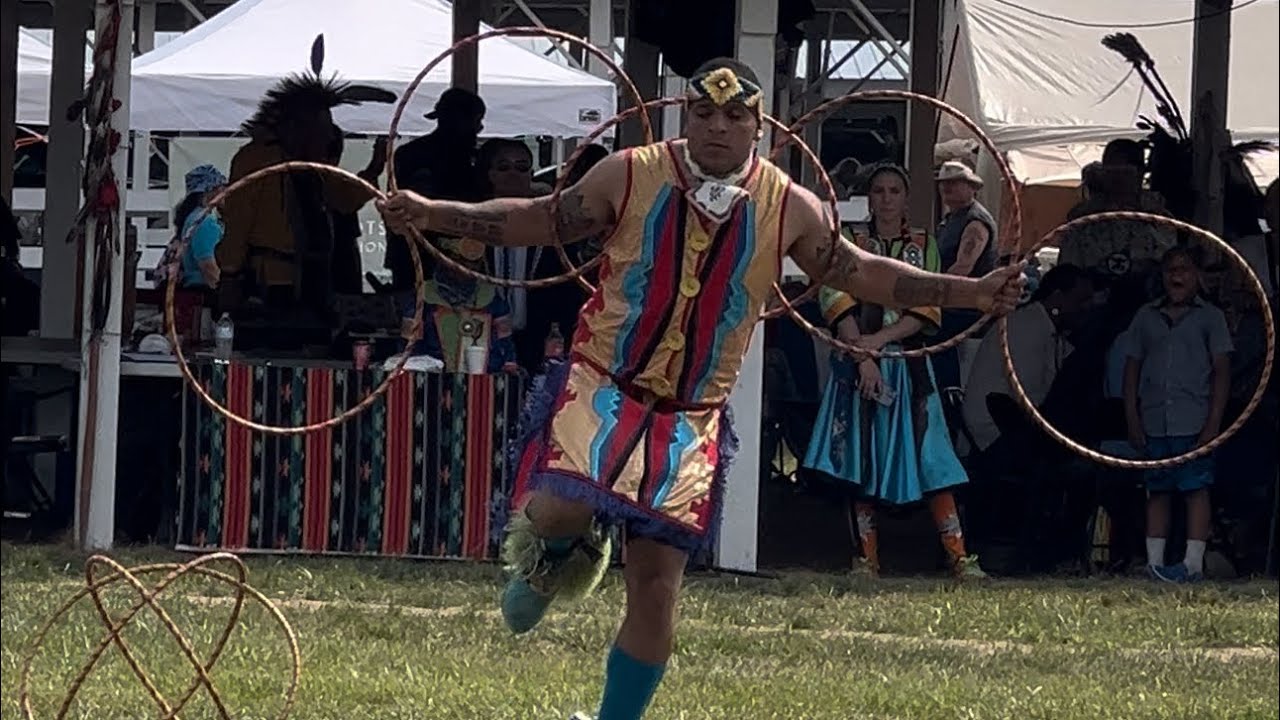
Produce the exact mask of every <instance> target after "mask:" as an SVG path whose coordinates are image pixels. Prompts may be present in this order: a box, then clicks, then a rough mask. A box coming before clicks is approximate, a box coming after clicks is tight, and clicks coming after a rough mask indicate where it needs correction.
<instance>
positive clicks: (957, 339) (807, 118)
mask: <svg viewBox="0 0 1280 720" xmlns="http://www.w3.org/2000/svg"><path fill="white" fill-rule="evenodd" d="M859 100H871V101H883V100H907V101H916V102H922V103H924V104H925V105H928V106H930V107H932V108H934V109H935V110H938V111H941V112H945V113H947V114H948V115H950V116H952V117H954V118H955V119H956V120H958V121H959V122H960V124H961V125H963V126H964V127H965V128H966V129H967V130H969V132H971V133H973V134H974V136H975V137H977V139H978V141H979V142H980V143H982V146H983V148H985V149H986V150H987V152H989V153H990V154H991V157H992V158H994V159H995V161H996V166H997V167H998V168H999V170H1000V175H1001V178H1002V180H1003V182H1004V184H1005V186H1006V187H1007V188H1008V190H1009V196H1010V198H1011V202H1012V203H1013V212H1012V213H1011V214H1010V216H1009V227H1008V228H1007V229H1006V230H1002V232H1008V233H1009V237H1012V238H1018V237H1020V236H1021V235H1022V198H1021V195H1020V193H1019V192H1018V185H1017V182H1016V181H1015V179H1014V177H1013V170H1011V169H1010V168H1009V163H1008V162H1007V161H1006V160H1005V159H1004V156H1003V155H1002V154H1001V153H1000V151H999V149H998V148H997V147H996V146H995V143H993V142H992V141H991V138H989V137H987V134H986V133H984V132H982V129H981V128H979V127H978V125H977V123H975V122H974V121H973V120H971V119H969V117H968V116H967V115H965V114H964V113H962V112H960V111H959V110H958V109H956V108H955V107H952V106H951V105H949V104H947V103H945V102H943V101H941V100H938V99H937V98H933V97H929V96H928V95H921V94H919V93H914V92H909V91H906V90H862V91H860V92H855V93H850V94H848V95H843V96H841V97H838V98H833V99H831V100H828V101H826V102H824V103H822V104H821V105H819V106H818V107H816V108H814V109H813V110H810V111H809V112H807V113H805V114H804V116H802V117H801V118H800V119H799V120H797V121H796V122H795V123H794V124H792V125H791V128H790V131H791V133H792V134H793V135H796V134H798V131H799V130H800V129H801V128H803V127H804V126H805V125H807V124H808V123H810V122H813V120H814V119H815V118H819V117H821V116H823V115H826V114H828V113H830V112H831V111H832V110H835V109H836V108H838V107H840V106H842V105H847V104H849V103H851V102H856V101H859ZM838 227H839V224H838V223H837V232H839V230H838ZM819 284H820V283H819V282H818V281H817V280H811V282H810V286H809V288H806V290H805V293H804V294H803V295H801V296H800V297H798V298H797V299H796V300H795V301H789V300H787V299H786V298H785V297H782V295H781V293H779V294H778V295H779V299H780V300H781V306H782V310H783V311H784V312H786V313H787V314H789V315H791V318H792V319H793V320H795V321H796V323H798V324H799V325H800V327H801V328H803V329H804V330H805V332H807V333H809V334H810V335H812V336H813V337H815V338H817V339H818V340H821V341H822V342H824V343H826V344H828V345H830V346H831V347H833V348H835V349H836V350H839V351H841V352H843V353H847V354H849V355H853V356H854V357H859V358H869V357H870V358H882V357H883V358H910V357H925V356H928V355H935V354H937V353H940V352H945V351H947V350H950V349H951V348H954V347H956V346H957V345H959V344H960V343H962V342H964V341H965V340H967V339H968V338H969V337H971V336H972V335H973V334H974V333H976V332H978V330H980V329H982V326H983V325H986V324H987V322H988V321H989V320H990V319H991V315H990V314H986V315H983V316H982V317H980V318H978V320H977V321H976V322H975V323H974V324H973V325H970V326H969V327H968V328H967V329H965V330H964V331H963V332H961V333H960V334H958V335H956V336H954V337H952V338H949V339H947V340H944V341H942V342H940V343H937V344H935V345H926V346H925V347H922V348H914V349H911V350H871V349H868V348H860V347H858V346H856V345H852V344H850V343H846V342H844V341H843V340H841V339H840V338H838V337H835V336H834V335H832V334H831V333H829V332H827V331H825V330H823V329H821V328H818V327H816V326H815V325H814V324H813V323H811V322H809V321H808V320H806V319H805V318H804V316H802V315H801V314H800V313H799V312H798V311H797V310H796V309H795V305H797V304H799V302H800V299H801V298H804V297H805V296H806V295H807V296H809V297H812V296H813V295H816V294H817V292H818V290H817V289H815V288H814V286H815V285H819ZM806 299H807V298H806Z"/></svg>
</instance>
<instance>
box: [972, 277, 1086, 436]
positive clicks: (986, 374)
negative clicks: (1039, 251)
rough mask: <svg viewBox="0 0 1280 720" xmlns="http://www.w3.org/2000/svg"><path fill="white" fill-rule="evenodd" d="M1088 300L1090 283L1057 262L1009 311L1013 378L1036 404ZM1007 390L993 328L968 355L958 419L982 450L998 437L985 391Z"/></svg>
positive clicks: (1068, 350) (1050, 381) (1045, 392)
mask: <svg viewBox="0 0 1280 720" xmlns="http://www.w3.org/2000/svg"><path fill="white" fill-rule="evenodd" d="M1092 302H1093V284H1092V283H1091V282H1090V281H1089V277H1088V275H1087V274H1086V273H1085V272H1084V271H1083V270H1081V269H1080V268H1078V267H1076V266H1074V265H1059V266H1057V267H1055V268H1054V269H1052V270H1050V271H1049V272H1048V274H1046V275H1045V276H1044V279H1043V280H1042V281H1041V282H1040V286H1039V288H1037V290H1036V293H1035V295H1033V296H1032V299H1031V302H1029V303H1027V304H1026V305H1024V306H1022V307H1020V308H1018V309H1017V310H1015V311H1014V312H1013V313H1012V314H1011V315H1010V316H1009V349H1010V353H1011V354H1012V356H1013V363H1014V367H1015V368H1016V369H1017V371H1018V379H1019V380H1021V382H1022V385H1023V387H1025V388H1026V391H1027V395H1028V396H1030V398H1031V402H1033V403H1035V404H1036V406H1037V407H1038V406H1039V405H1040V404H1041V403H1042V402H1044V399H1045V397H1046V396H1048V394H1049V388H1050V387H1051V386H1052V385H1053V382H1054V379H1055V378H1056V377H1057V374H1058V369H1059V368H1060V367H1061V365H1062V362H1063V361H1064V360H1065V359H1066V357H1067V355H1069V354H1070V353H1071V350H1072V346H1071V343H1070V342H1068V341H1067V335H1068V334H1069V333H1070V332H1071V331H1072V330H1074V329H1075V328H1076V327H1078V326H1079V322H1080V321H1081V320H1082V319H1083V318H1084V317H1085V314H1086V311H1087V310H1088V309H1089V306H1090V305H1091V304H1092ZM993 393H998V394H1002V395H1009V394H1010V393H1011V390H1010V388H1009V380H1008V378H1007V377H1006V375H1005V367H1004V357H1003V353H1002V351H1001V343H1000V337H999V333H995V332H991V333H987V335H986V337H984V338H983V339H982V344H981V345H980V346H979V348H978V352H977V354H976V355H975V357H974V360H973V367H972V368H971V370H970V372H969V380H968V383H967V384H966V387H965V399H964V420H965V424H966V425H967V426H968V428H969V431H970V433H971V434H972V436H973V440H974V442H976V443H977V444H978V448H977V449H978V450H986V449H988V448H989V447H991V445H992V443H994V442H995V441H996V440H997V439H998V438H999V437H1000V429H999V427H998V425H997V423H996V421H995V419H993V418H992V416H991V412H990V410H989V407H988V403H987V396H988V395H991V394H993Z"/></svg>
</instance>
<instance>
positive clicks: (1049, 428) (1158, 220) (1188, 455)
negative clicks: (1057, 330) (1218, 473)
mask: <svg viewBox="0 0 1280 720" xmlns="http://www.w3.org/2000/svg"><path fill="white" fill-rule="evenodd" d="M1110 220H1133V221H1137V222H1146V223H1151V224H1153V225H1163V226H1165V227H1169V228H1172V229H1174V230H1179V231H1182V232H1186V233H1190V234H1192V235H1195V236H1196V237H1199V238H1201V239H1203V240H1208V241H1209V242H1212V243H1214V244H1216V245H1217V246H1218V247H1219V248H1221V249H1222V250H1223V251H1225V252H1226V254H1227V255H1229V256H1230V257H1231V259H1232V260H1233V261H1235V262H1236V264H1238V265H1239V266H1240V267H1241V268H1242V269H1243V270H1244V271H1245V276H1246V277H1247V278H1248V279H1249V285H1250V288H1251V289H1252V290H1253V292H1254V294H1256V295H1257V296H1258V300H1259V301H1260V302H1261V307H1262V319H1263V321H1264V326H1265V327H1266V334H1267V352H1266V358H1265V360H1264V361H1263V364H1262V376H1261V377H1260V378H1259V379H1258V387H1257V389H1256V390H1254V391H1253V396H1252V397H1250V398H1249V402H1248V404H1247V405H1245V407H1244V410H1243V411H1241V413H1240V415H1239V416H1238V417H1237V418H1236V419H1235V421H1234V422H1232V423H1231V424H1230V425H1229V426H1227V428H1226V429H1225V430H1223V431H1222V432H1220V433H1218V435H1217V436H1216V437H1214V438H1213V439H1212V440H1210V441H1209V442H1207V443H1205V444H1204V445H1201V446H1200V447H1197V448H1193V449H1192V450H1189V451H1187V452H1185V453H1182V454H1181V455H1175V456H1173V457H1168V458H1161V459H1159V460H1132V459H1129V458H1122V457H1116V456H1114V455H1107V454H1106V453H1101V452H1098V451H1097V450H1094V449H1093V448H1090V447H1086V446H1084V445H1081V444H1080V443H1078V442H1076V441H1075V440H1072V439H1071V438H1069V437H1067V436H1066V435H1064V434H1063V433H1062V431H1060V430H1058V429H1057V428H1056V427H1054V426H1053V425H1051V424H1050V423H1049V421H1048V420H1046V419H1045V417H1044V415H1043V414H1042V413H1041V412H1040V410H1039V409H1038V408H1037V407H1036V406H1035V403H1033V402H1031V398H1030V397H1028V396H1027V390H1026V388H1024V387H1023V386H1022V382H1021V381H1020V380H1019V379H1018V372H1017V369H1016V368H1015V367H1014V365H1013V355H1012V354H1011V353H1010V351H1009V320H1008V316H1005V317H1002V318H1000V319H999V321H997V323H996V327H998V328H999V329H1000V351H1001V353H1002V354H1003V356H1004V371H1005V374H1006V375H1007V376H1008V377H1009V387H1010V388H1012V389H1013V397H1014V399H1015V400H1017V401H1018V404H1019V405H1021V406H1022V409H1023V410H1025V411H1026V412H1027V414H1028V415H1030V416H1031V419H1032V420H1034V421H1035V423H1036V424H1037V425H1039V426H1040V427H1041V428H1043V429H1044V431H1045V432H1046V433H1048V434H1049V436H1050V437H1052V438H1053V439H1054V440H1057V441H1058V442H1059V443H1061V444H1062V445H1064V446H1065V447H1066V448H1067V449H1068V450H1071V451H1072V452H1075V453H1077V454H1079V455H1082V456H1084V457H1086V458H1088V459H1090V460H1093V461H1095V462H1099V463H1102V464H1103V465H1108V466H1111V467H1115V468H1123V469H1125V470H1160V469H1164V468H1171V467H1176V466H1178V465H1182V464H1184V463H1188V462H1191V461H1192V460H1195V459H1197V458H1201V457H1204V456H1206V455H1208V454H1210V453H1212V452H1213V451H1214V450H1216V449H1218V448H1219V447H1220V446H1221V445H1222V444H1223V443H1224V442H1226V441H1227V439H1228V438H1230V437H1231V436H1232V435H1235V434H1236V433H1237V432H1239V430H1240V428H1242V427H1244V424H1245V422H1246V421H1247V420H1248V419H1249V416H1251V415H1253V413H1254V411H1255V410H1257V409H1258V404H1259V403H1261V402H1262V399H1263V398H1264V397H1266V394H1267V383H1268V381H1269V380H1270V379H1271V369H1272V365H1273V364H1274V362H1275V356H1276V330H1275V319H1274V318H1273V317H1272V314H1271V305H1270V304H1269V303H1268V302H1267V292H1266V289H1265V288H1264V287H1263V286H1262V281H1261V280H1259V279H1258V275H1257V273H1255V272H1254V271H1253V268H1252V267H1250V266H1249V263H1248V261H1246V260H1245V259H1244V257H1243V256H1242V255H1240V253H1238V252H1236V249H1235V248H1233V247H1231V246H1230V245H1229V244H1227V242H1226V241H1225V240H1223V239H1222V238H1220V237H1218V236H1217V235H1214V234H1213V233H1211V232H1209V231H1208V230H1205V229H1203V228H1199V227H1196V226H1195V225H1192V224H1190V223H1185V222H1182V221H1181V220H1175V219H1173V218H1168V217H1165V216H1163V215H1154V214H1151V213H1144V212H1128V211H1120V212H1106V213H1099V214H1096V215H1086V216H1084V217H1081V218H1077V219H1075V220H1072V221H1071V222H1068V223H1063V224H1062V225H1059V226H1058V227H1056V228H1054V229H1053V230H1051V231H1049V234H1047V235H1045V236H1044V237H1043V238H1041V240H1040V242H1038V243H1036V244H1035V246H1034V247H1032V249H1031V250H1030V251H1029V253H1034V252H1036V251H1038V250H1040V249H1041V248H1044V247H1048V246H1051V245H1056V244H1057V243H1058V242H1060V241H1061V239H1062V236H1063V235H1064V234H1065V233H1066V232H1067V231H1068V230H1072V229H1074V228H1079V227H1083V226H1085V225H1092V224H1094V223H1099V222H1107V221H1110Z"/></svg>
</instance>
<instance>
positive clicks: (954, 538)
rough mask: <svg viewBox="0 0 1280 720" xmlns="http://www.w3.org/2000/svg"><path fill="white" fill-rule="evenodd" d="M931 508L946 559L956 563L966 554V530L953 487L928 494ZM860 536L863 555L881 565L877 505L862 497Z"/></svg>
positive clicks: (858, 516)
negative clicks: (958, 510)
mask: <svg viewBox="0 0 1280 720" xmlns="http://www.w3.org/2000/svg"><path fill="white" fill-rule="evenodd" d="M929 512H930V513H932V514H933V523H934V525H936V526H937V528H938V536H939V538H940V539H941V540H942V547H943V548H944V549H946V551H947V559H948V560H950V561H951V563H952V564H953V565H954V564H955V563H957V562H959V561H960V560H961V559H963V558H964V556H965V549H964V533H963V532H962V531H961V530H960V514H959V513H958V512H957V511H956V499H955V496H954V495H952V494H951V491H950V490H943V491H941V492H937V493H934V494H932V495H930V496H929ZM854 513H855V522H856V525H857V531H858V538H859V540H861V542H862V557H863V558H865V559H866V561H867V563H868V564H870V565H871V567H872V569H874V570H877V571H878V570H879V569H880V542H879V538H878V536H877V533H876V516H875V505H874V504H872V503H870V502H866V501H859V502H857V503H854Z"/></svg>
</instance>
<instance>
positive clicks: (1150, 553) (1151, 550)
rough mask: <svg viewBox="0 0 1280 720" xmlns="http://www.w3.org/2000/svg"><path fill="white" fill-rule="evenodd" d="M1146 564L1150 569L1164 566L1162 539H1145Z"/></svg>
mask: <svg viewBox="0 0 1280 720" xmlns="http://www.w3.org/2000/svg"><path fill="white" fill-rule="evenodd" d="M1147 564H1148V565H1150V566H1152V567H1160V566H1161V565H1164V538H1158V537H1149V538H1147Z"/></svg>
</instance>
